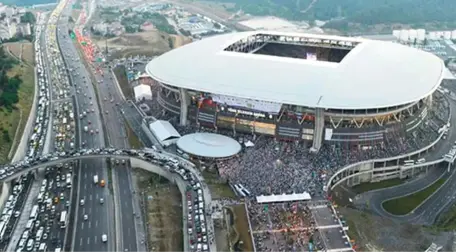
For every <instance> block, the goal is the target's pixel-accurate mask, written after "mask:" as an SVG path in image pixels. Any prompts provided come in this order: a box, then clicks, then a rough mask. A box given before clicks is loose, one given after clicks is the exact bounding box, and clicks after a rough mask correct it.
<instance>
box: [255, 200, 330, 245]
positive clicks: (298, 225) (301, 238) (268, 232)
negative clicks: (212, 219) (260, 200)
mask: <svg viewBox="0 0 456 252" xmlns="http://www.w3.org/2000/svg"><path fill="white" fill-rule="evenodd" d="M248 209H249V213H248V215H249V219H250V223H251V225H252V231H251V232H252V233H253V237H254V239H253V240H254V242H255V248H256V250H257V251H308V250H323V249H324V244H323V242H322V240H321V236H320V235H319V232H318V229H317V226H316V223H315V220H314V218H313V216H312V212H311V211H312V210H311V209H310V208H309V207H308V205H307V203H306V202H286V203H274V204H267V205H265V204H257V203H254V202H248ZM310 248H313V249H310Z"/></svg>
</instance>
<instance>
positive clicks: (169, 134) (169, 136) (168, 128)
mask: <svg viewBox="0 0 456 252" xmlns="http://www.w3.org/2000/svg"><path fill="white" fill-rule="evenodd" d="M149 129H150V131H152V133H153V134H154V136H155V137H156V138H157V139H158V141H160V143H161V145H163V146H169V145H171V144H173V143H175V142H176V141H177V140H178V139H179V138H180V137H181V135H180V134H179V132H177V130H176V129H175V128H174V127H173V125H171V123H169V122H168V121H163V120H157V121H155V122H152V123H150V124H149Z"/></svg>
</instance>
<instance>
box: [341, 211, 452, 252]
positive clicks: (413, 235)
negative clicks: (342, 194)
mask: <svg viewBox="0 0 456 252" xmlns="http://www.w3.org/2000/svg"><path fill="white" fill-rule="evenodd" d="M338 211H339V213H340V214H341V215H342V216H343V217H344V218H345V219H346V221H347V224H348V225H349V231H348V235H349V236H350V239H352V240H354V241H355V244H356V246H357V247H358V248H357V250H358V251H424V250H426V249H427V248H428V247H429V245H431V243H433V242H434V243H436V244H438V245H440V246H443V250H444V251H451V247H452V240H453V239H452V238H453V234H452V233H451V232H434V231H433V230H432V229H431V228H426V227H422V226H416V225H410V224H403V223H397V222H394V221H391V220H389V219H387V218H382V217H379V216H373V215H371V214H369V213H365V212H362V211H359V210H355V209H351V208H345V207H339V208H338Z"/></svg>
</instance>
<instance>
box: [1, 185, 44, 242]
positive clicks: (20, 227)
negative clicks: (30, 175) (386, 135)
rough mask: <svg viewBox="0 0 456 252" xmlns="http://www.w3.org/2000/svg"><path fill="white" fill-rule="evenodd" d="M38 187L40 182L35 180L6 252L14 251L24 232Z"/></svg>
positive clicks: (38, 190)
mask: <svg viewBox="0 0 456 252" xmlns="http://www.w3.org/2000/svg"><path fill="white" fill-rule="evenodd" d="M40 186H41V180H39V179H37V180H35V181H34V182H33V184H32V188H31V189H30V193H29V194H28V196H27V200H26V202H25V205H24V209H23V210H22V213H21V216H20V218H19V221H18V223H17V226H16V228H15V229H14V232H13V235H12V236H11V240H10V243H9V244H8V249H7V250H6V251H15V250H16V245H17V243H18V242H19V240H20V238H21V236H22V233H23V232H24V231H25V226H26V225H27V222H28V220H29V217H30V212H31V211H32V207H33V205H34V203H35V199H36V198H37V197H38V193H39V192H40Z"/></svg>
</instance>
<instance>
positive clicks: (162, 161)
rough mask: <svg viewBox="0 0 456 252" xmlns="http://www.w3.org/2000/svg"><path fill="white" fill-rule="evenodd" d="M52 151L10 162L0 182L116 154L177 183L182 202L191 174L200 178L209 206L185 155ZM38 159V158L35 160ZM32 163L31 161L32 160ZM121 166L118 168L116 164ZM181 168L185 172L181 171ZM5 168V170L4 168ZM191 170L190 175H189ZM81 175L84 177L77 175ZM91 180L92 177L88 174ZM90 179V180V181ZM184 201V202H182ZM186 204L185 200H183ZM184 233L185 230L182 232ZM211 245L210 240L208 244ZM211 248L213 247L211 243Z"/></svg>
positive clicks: (207, 207)
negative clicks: (48, 167)
mask: <svg viewBox="0 0 456 252" xmlns="http://www.w3.org/2000/svg"><path fill="white" fill-rule="evenodd" d="M50 156H51V155H47V156H46V157H45V158H43V160H42V161H39V159H35V161H31V162H30V161H21V162H19V163H17V164H12V165H9V166H8V167H6V168H5V169H4V170H8V169H11V168H14V173H13V174H11V175H9V176H5V177H4V178H3V179H1V180H0V181H1V182H9V181H11V180H13V179H15V178H18V177H19V176H21V175H23V174H26V173H28V172H34V171H36V170H37V169H39V168H42V167H47V166H54V165H58V164H62V163H66V162H71V161H76V160H87V159H100V158H115V159H123V160H129V162H130V164H131V167H137V168H141V169H144V170H146V171H149V172H153V173H156V174H159V175H160V176H163V177H165V178H167V179H168V180H169V181H170V182H172V183H174V184H176V185H177V186H178V188H179V190H180V191H181V194H182V197H183V202H185V201H186V200H187V195H186V190H187V188H188V186H189V185H190V183H189V181H188V180H189V179H190V177H192V178H193V179H194V181H195V182H199V183H200V184H201V185H203V186H202V187H201V189H202V192H203V196H204V197H203V198H204V206H205V209H210V208H211V196H210V193H209V191H208V187H207V186H205V183H204V179H203V177H202V175H201V173H200V172H198V171H197V170H196V169H195V167H194V165H193V164H192V163H190V162H188V161H186V160H184V159H180V158H176V157H175V156H172V155H169V154H167V153H165V152H163V153H162V152H160V151H158V152H156V151H153V150H119V149H113V148H108V149H94V150H80V151H78V152H76V151H75V152H74V153H73V154H71V155H67V156H64V157H58V155H57V154H55V155H54V156H53V157H50ZM37 160H38V161H37ZM32 163H34V164H32ZM119 169H120V168H119ZM182 170H184V171H185V172H182ZM3 172H6V171H3ZM189 174H192V176H189ZM79 179H83V178H81V177H80V178H79ZM87 179H89V180H90V181H92V178H87ZM90 183H92V182H90ZM107 183H111V181H107ZM183 204H184V203H183ZM184 205H185V204H184ZM185 213H186V211H185V208H183V214H184V216H186V215H185ZM206 222H207V223H206V225H207V227H208V230H213V228H212V226H213V224H212V218H207V220H206ZM183 225H184V226H183V230H187V222H185V221H184V222H183ZM184 234H185V232H184ZM183 239H184V250H185V251H189V247H188V246H189V244H188V238H187V236H186V235H184V238H183ZM211 246H212V244H211ZM211 250H213V249H212V247H211Z"/></svg>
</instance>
